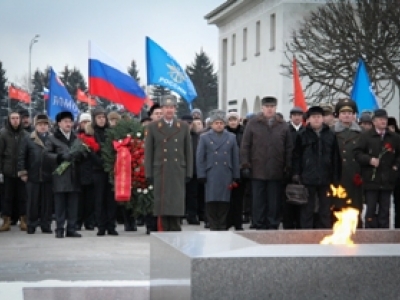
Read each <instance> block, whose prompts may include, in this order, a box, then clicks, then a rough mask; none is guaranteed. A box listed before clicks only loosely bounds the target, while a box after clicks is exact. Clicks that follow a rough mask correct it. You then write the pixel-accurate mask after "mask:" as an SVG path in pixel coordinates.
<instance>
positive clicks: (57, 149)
mask: <svg viewBox="0 0 400 300" xmlns="http://www.w3.org/2000/svg"><path fill="white" fill-rule="evenodd" d="M75 140H76V135H75V133H73V132H71V136H70V139H69V140H67V138H66V137H65V136H64V135H63V134H62V133H61V131H60V129H57V130H56V131H55V132H54V135H52V136H50V137H49V138H48V139H47V141H46V144H45V147H46V154H45V155H46V157H48V158H49V159H50V160H51V161H52V162H53V164H56V165H59V164H60V163H61V161H60V160H59V157H60V155H62V154H66V153H68V152H69V151H70V149H71V146H72V145H73V143H74V141H75ZM53 171H54V170H53ZM53 191H54V192H55V193H67V192H79V191H80V180H79V168H78V166H77V163H76V162H73V163H72V164H71V165H70V166H69V167H68V168H67V169H66V170H65V172H64V173H63V174H61V175H57V174H54V175H53Z"/></svg>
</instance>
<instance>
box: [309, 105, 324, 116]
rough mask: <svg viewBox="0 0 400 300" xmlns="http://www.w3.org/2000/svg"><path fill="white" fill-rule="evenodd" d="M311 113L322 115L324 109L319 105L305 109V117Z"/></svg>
mask: <svg viewBox="0 0 400 300" xmlns="http://www.w3.org/2000/svg"><path fill="white" fill-rule="evenodd" d="M312 115H321V116H324V110H323V108H322V107H320V106H311V107H310V108H309V109H308V111H307V119H308V118H310V116H312Z"/></svg>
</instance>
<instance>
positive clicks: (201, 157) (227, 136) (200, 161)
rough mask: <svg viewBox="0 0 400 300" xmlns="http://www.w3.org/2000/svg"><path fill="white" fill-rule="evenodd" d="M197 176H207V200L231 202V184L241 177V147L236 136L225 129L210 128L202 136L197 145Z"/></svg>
mask: <svg viewBox="0 0 400 300" xmlns="http://www.w3.org/2000/svg"><path fill="white" fill-rule="evenodd" d="M196 162H197V177H198V178H206V180H207V182H206V185H205V188H206V191H205V193H206V194H205V200H206V202H213V201H222V202H229V201H230V195H231V191H230V189H229V185H230V184H232V181H233V179H239V178H240V167H239V147H238V145H237V142H236V136H235V135H234V134H232V133H230V132H227V131H226V130H224V131H223V132H222V133H221V134H218V133H216V132H215V131H214V130H210V131H208V132H206V133H204V134H202V135H201V136H200V141H199V145H198V146H197V155H196Z"/></svg>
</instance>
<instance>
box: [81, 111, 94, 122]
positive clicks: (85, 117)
mask: <svg viewBox="0 0 400 300" xmlns="http://www.w3.org/2000/svg"><path fill="white" fill-rule="evenodd" d="M84 121H88V122H92V116H91V115H90V114H89V113H81V115H80V116H79V122H78V123H82V122H84Z"/></svg>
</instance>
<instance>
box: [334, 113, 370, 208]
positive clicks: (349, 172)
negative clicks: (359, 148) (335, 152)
mask: <svg viewBox="0 0 400 300" xmlns="http://www.w3.org/2000/svg"><path fill="white" fill-rule="evenodd" d="M333 131H334V132H335V134H336V138H337V141H338V144H339V149H340V156H341V159H342V180H341V182H340V184H341V185H342V186H343V187H344V188H345V189H346V192H347V197H346V199H336V200H335V201H334V203H333V204H334V206H335V207H336V208H339V209H340V208H342V207H344V206H351V207H354V208H357V209H358V210H359V211H360V212H361V211H362V208H363V189H362V185H360V184H359V182H358V183H357V181H358V180H357V179H356V178H355V177H356V176H357V177H358V176H361V168H360V165H359V163H358V162H357V161H356V159H355V156H354V148H355V147H356V145H357V142H358V139H359V138H360V136H361V131H362V130H361V128H360V126H358V125H357V123H355V122H353V123H352V124H351V126H350V127H345V126H343V124H342V123H341V122H340V121H338V122H337V123H336V124H335V125H334V126H333ZM348 199H350V200H351V203H346V201H347V200H348Z"/></svg>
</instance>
